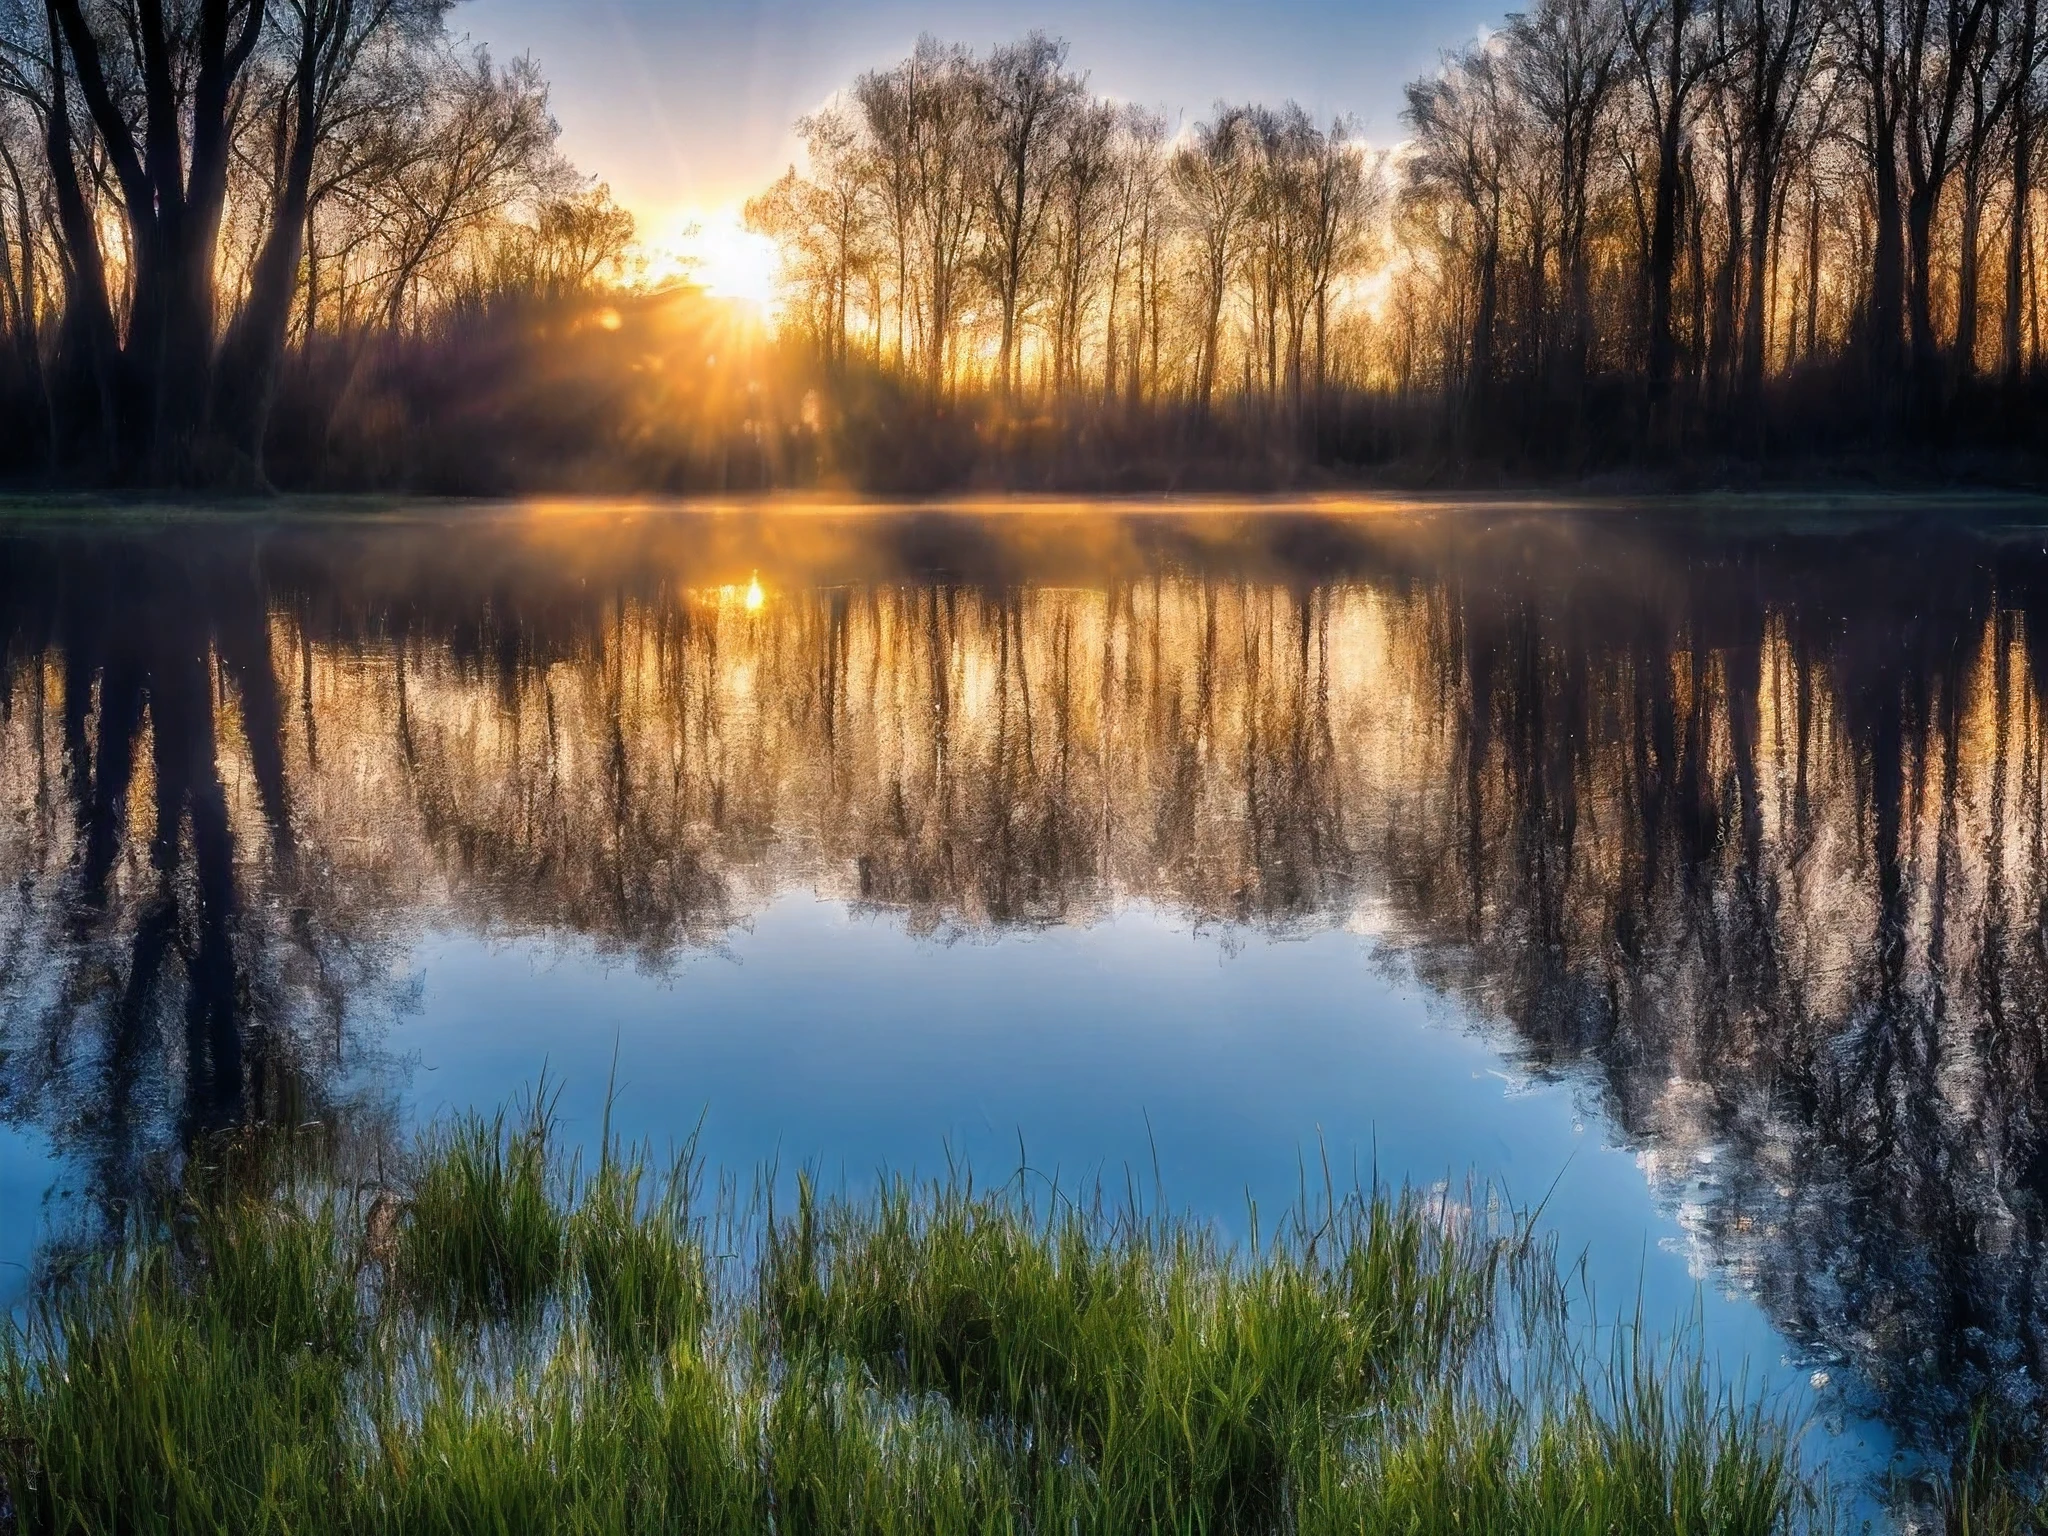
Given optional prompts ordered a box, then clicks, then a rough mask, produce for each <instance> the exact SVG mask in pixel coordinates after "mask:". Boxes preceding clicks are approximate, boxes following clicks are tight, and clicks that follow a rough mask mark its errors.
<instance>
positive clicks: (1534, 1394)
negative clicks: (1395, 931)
mask: <svg viewBox="0 0 2048 1536" xmlns="http://www.w3.org/2000/svg"><path fill="white" fill-rule="evenodd" d="M543 1104H544V1099H541V1098H537V1099H536V1101H535V1104H534V1105H533V1106H529V1108H528V1109H527V1111H526V1112H525V1113H524V1115H523V1116H522V1117H521V1118H520V1120H519V1121H518V1122H515V1123H514V1124H512V1125H511V1126H510V1128H509V1129H508V1125H507V1122H506V1121H505V1119H504V1117H502V1116H500V1117H498V1118H496V1119H494V1120H492V1121H489V1122H483V1121H476V1120H470V1121H465V1122H462V1123H460V1124H458V1125H456V1126H454V1127H452V1128H449V1129H447V1130H445V1131H443V1132H440V1133H437V1134H435V1135H432V1136H430V1137H429V1138H428V1139H427V1141H426V1142H425V1143H424V1144H423V1146H422V1148H421V1153H420V1161H419V1166H418V1169H417V1172H416V1174H415V1176H414V1178H413V1180H412V1181H411V1184H410V1190H409V1198H408V1200H407V1204H406V1207H405V1214H404V1215H403V1217H402V1226H401V1229H400V1231H399V1233H398V1234H397V1237H396V1241H395V1246H393V1245H391V1244H387V1243H385V1242H384V1241H382V1240H381V1238H380V1236H379V1233H378V1231H377V1219H376V1218H375V1217H374V1215H373V1214H372V1213H373V1212H374V1211H376V1210H377V1209H379V1208H380V1206H379V1202H378V1200H366V1199H365V1198H364V1193H363V1192H356V1191H353V1190H352V1189H337V1188H333V1187H328V1188H326V1189H324V1190H323V1189H322V1188H321V1186H320V1184H319V1182H318V1181H317V1180H313V1179H308V1178H304V1177H298V1178H295V1179H294V1180H293V1182H292V1183H291V1184H290V1186H289V1187H288V1188H285V1189H282V1190H278V1191H274V1192H273V1193H272V1195H271V1197H269V1198H265V1196H264V1195H263V1194H262V1193H261V1192H259V1191H257V1190H255V1189H253V1188H250V1187H246V1186H242V1187H233V1188H226V1189H219V1190H214V1191H212V1192H210V1193H204V1194H202V1196H200V1197H196V1198H200V1199H202V1200H203V1203H202V1204H199V1205H196V1206H195V1207H193V1208H190V1209H189V1210H188V1211H187V1213H186V1215H185V1216H184V1217H182V1218H180V1219H179V1220H178V1221H176V1222H173V1223H172V1224H171V1225H170V1226H168V1227H167V1228H165V1229H163V1230H160V1231H154V1232H143V1231H137V1232H135V1233H133V1234H132V1235H131V1237H130V1238H129V1240H128V1241H127V1242H125V1243H124V1244H122V1245H120V1246H119V1247H118V1248H117V1249H115V1250H114V1251H113V1252H112V1253H110V1254H108V1255H107V1256H106V1257H105V1258H104V1259H103V1260H102V1261H100V1262H99V1263H97V1264H95V1265H92V1266H90V1267H89V1268H88V1269H87V1270H85V1271H84V1272H82V1273H78V1274H75V1275H73V1276H71V1277H70V1278H69V1279H68V1280H66V1281H65V1282H63V1283H62V1284H59V1285H56V1286H55V1287H54V1288H53V1289H51V1290H49V1291H48V1292H47V1293H45V1294H44V1295H43V1297H42V1298H41V1300H40V1303H39V1305H38V1307H37V1309H36V1311H35V1314H34V1316H33V1318H32V1320H31V1321H30V1322H29V1324H28V1326H27V1327H26V1329H25V1330H24V1331H23V1332H22V1333H21V1334H19V1335H18V1336H14V1337H12V1338H11V1339H10V1341H9V1343H8V1345H7V1350H6V1354H5V1358H4V1366H0V1477H4V1479H5V1486H6V1487H7V1488H8V1490H9V1491H10V1493H11V1496H12V1498H13V1500H14V1505H15V1509H16V1512H17V1517H18V1519H19V1520H20V1522H21V1525H22V1528H23V1529H24V1530H26V1531H31V1532H43V1531H51V1532H55V1531H66V1532H69V1531H81V1532H82V1531H116V1530H118V1531H123V1532H151V1531H183V1530H200V1529H232V1530H250V1531H263V1530H291V1531H297V1532H312V1531H323V1530H334V1531H344V1530H345V1531H351V1532H366V1531H380V1530H392V1531H408V1532H419V1531H436V1530H450V1531H454V1530H474V1529H507V1530H509V1529H519V1530H531V1531H577V1532H581V1531H590V1532H596V1531H606V1532H621V1531H623V1532H631V1531H674V1530H678V1529H681V1530H705V1531H712V1530H716V1531H746V1530H763V1531H768V1530H782V1531H788V1530H800V1531H835V1530H836V1531H871V1532H890V1531H904V1532H908V1531H925V1532H929V1531H941V1532H945V1531H968V1530H973V1531H1024V1530H1048V1529H1073V1530H1085V1531H1102V1532H1110V1531H1128V1530H1134V1529H1157V1530H1176V1531H1196V1530H1219V1531H1220V1530H1234V1531H1244V1532H1254V1531H1274V1532H1279V1531H1287V1532H1320V1531H1331V1532H1334V1531H1338V1530H1357V1529H1361V1528H1365V1529H1407V1530H1416V1531H1427V1530H1444V1531H1451V1530H1459V1531H1517V1532H1551V1531H1557V1532H1583V1533H1585V1536H1598V1533H1604V1532H1608V1531H1612V1530H1631V1531H1671V1532H1679V1531H1694V1530H1714V1531H1721V1532H1728V1533H1731V1536H1734V1533H1743V1532H1756V1533H1764V1532H1776V1531H1790V1530H1796V1529H1801V1528H1803V1527H1804V1526H1806V1525H1807V1524H1809V1523H1810V1522H1811V1521H1812V1519H1813V1518H1814V1507H1813V1506H1811V1505H1810V1503H1809V1501H1808V1498H1807V1495H1806V1494H1805V1493H1804V1491H1803V1490H1802V1487H1801V1484H1800V1480H1799V1472H1798V1467H1797V1464H1796V1461H1795V1460H1794V1458H1793V1454H1792V1450H1791V1438H1790V1434H1789V1431H1788V1428H1787V1427H1786V1426H1785V1425H1783V1424H1782V1423H1780V1422H1778V1421H1776V1420H1775V1419H1773V1418H1771V1417H1769V1416H1768V1415H1766V1414H1764V1413H1762V1412H1761V1411H1759V1410H1757V1409H1755V1408H1752V1407H1747V1406H1744V1405H1743V1404H1742V1403H1741V1402H1740V1400H1739V1399H1738V1398H1736V1397H1735V1396H1733V1395H1731V1394H1729V1393H1727V1392H1724V1391H1721V1390H1718V1389H1715V1388H1712V1387H1710V1386H1709V1385H1708V1383H1707V1381H1706V1378H1705V1377H1704V1375H1703V1374H1702V1373H1701V1371H1700V1369H1699V1367H1698V1366H1697V1365H1696V1364H1694V1363H1693V1362H1692V1361H1691V1357H1690V1356H1689V1355H1688V1354H1687V1353H1685V1352H1684V1351H1683V1350H1679V1351H1675V1352H1673V1353H1672V1354H1671V1355H1670V1356H1669V1357H1668V1358H1667V1357H1664V1356H1661V1355H1658V1354H1655V1353H1654V1352H1653V1351H1652V1350H1651V1349H1650V1347H1649V1346H1648V1344H1647V1343H1646V1342H1645V1337H1644V1335H1643V1334H1642V1333H1641V1331H1640V1329H1639V1328H1637V1329H1629V1330H1624V1331H1623V1333H1622V1335H1621V1338H1622V1340H1623V1342H1621V1343H1620V1344H1619V1345H1617V1347H1616V1350H1615V1353H1614V1355H1613V1357H1612V1359H1600V1358H1594V1357H1590V1356H1588V1355H1587V1354H1586V1353H1585V1352H1584V1351H1583V1350H1581V1349H1579V1348H1578V1347H1576V1345H1575V1343H1574V1338H1575V1335H1574V1333H1573V1328H1574V1327H1575V1325H1573V1324H1569V1323H1568V1322H1567V1316H1566V1312H1567V1306H1566V1303H1567V1294H1566V1287H1565V1285H1564V1283H1563V1282H1562V1281H1561V1280H1560V1279H1559V1277H1558V1274H1557V1271H1556V1269H1555V1267H1554V1265H1553V1263H1552V1260H1551V1256H1550V1253H1549V1250H1548V1249H1547V1247H1545V1246H1544V1245H1543V1244H1541V1243H1539V1242H1537V1241H1536V1240H1535V1239H1534V1238H1533V1236H1532V1234H1531V1233H1530V1232H1529V1230H1528V1229H1527V1228H1526V1227H1525V1226H1524V1225H1523V1224H1521V1223H1520V1222H1516V1221H1504V1222H1501V1223H1499V1224H1496V1223H1494V1222H1493V1221H1490V1220H1489V1219H1488V1218H1487V1217H1486V1216H1485V1215H1484V1213H1483V1212H1481V1213H1479V1214H1469V1213H1466V1212H1464V1211H1463V1210H1462V1209H1454V1208H1453V1207H1451V1206H1450V1205H1449V1204H1447V1203H1446V1202H1445V1201H1444V1200H1443V1199H1441V1198H1435V1199H1423V1198H1420V1197H1414V1196H1396V1195H1391V1194H1387V1193H1384V1192H1362V1193H1359V1194H1357V1195H1354V1196H1351V1197H1348V1198H1345V1199H1342V1200H1335V1201H1326V1202H1324V1203H1323V1204H1322V1205H1320V1206H1319V1207H1318V1208H1316V1209H1314V1210H1310V1209H1306V1208H1304V1209H1303V1210H1301V1211H1298V1212H1295V1213H1292V1214H1291V1215H1290V1216H1289V1218H1288V1219H1287V1221H1286V1223H1285V1224H1284V1226H1283V1228H1282V1230H1281V1231H1280V1232H1279V1233H1277V1234H1275V1235H1274V1236H1273V1237H1271V1238H1270V1239H1268V1240H1266V1241H1264V1242H1260V1241H1257V1240H1254V1241H1253V1242H1252V1243H1250V1244H1248V1245H1246V1246H1244V1247H1241V1248H1239V1247H1229V1246H1226V1245H1224V1244H1222V1243H1221V1242H1220V1241H1219V1240H1218V1239H1217V1238H1216V1237H1215V1235H1214V1234H1213V1232H1211V1231H1210V1230H1209V1229H1207V1228H1205V1227H1203V1226H1200V1225H1198V1224H1196V1223H1193V1222H1191V1221H1189V1220H1186V1219H1182V1218H1172V1217H1167V1216H1163V1215H1159V1214H1152V1213H1146V1212H1141V1211H1138V1210H1134V1209H1133V1210H1123V1211H1111V1210H1108V1209H1106V1208H1105V1207H1104V1206H1103V1205H1102V1204H1101V1203H1100V1201H1099V1199H1098V1200H1097V1201H1096V1202H1095V1203H1093V1204H1091V1205H1090V1206H1088V1207H1085V1208H1083V1207H1077V1206H1076V1205H1074V1204H1073V1203H1072V1202H1071V1201H1070V1200H1068V1199H1066V1198H1065V1197H1064V1195H1062V1194H1060V1193H1059V1192H1057V1191H1056V1192H1053V1193H1052V1194H1051V1195H1049V1196H1047V1197H1045V1198H1043V1199H1038V1200H1032V1199H1027V1198H1026V1197H1025V1196H1024V1195H1023V1193H1022V1192H1021V1189H1022V1186H1021V1185H1012V1186H1009V1187H1007V1188H1005V1189H1002V1190H998V1191H981V1190H977V1189H975V1188H974V1187H973V1186H972V1184H971V1183H969V1182H967V1181H966V1180H965V1179H964V1177H963V1178H962V1179H961V1180H960V1181H958V1182H952V1183H944V1184H937V1185H932V1186H920V1187H912V1186H910V1185H907V1184H903V1183H900V1182H899V1183H892V1184H888V1185H886V1186H885V1187H884V1188H883V1189H882V1190H881V1191H880V1192H879V1193H877V1194H876V1195H874V1196H873V1197H871V1198H865V1199H858V1198H842V1199H837V1200H829V1201H828V1200H821V1199H820V1198H818V1196H817V1195H816V1193H815V1192H814V1191H813V1189H812V1188H811V1187H810V1185H809V1184H808V1183H805V1184H803V1185H802V1186H801V1188H800V1192H799V1196H798V1200H797V1204H796V1208H795V1209H794V1210H793V1211H789V1212H787V1213H784V1214H781V1215H776V1214H774V1213H773V1212H771V1213H769V1214H768V1216H767V1218H766V1220H765V1224H764V1225H762V1226H761V1227H759V1228H758V1229H756V1228H752V1227H747V1226H743V1225H742V1224H739V1223H736V1222H735V1220H734V1218H733V1213H731V1212H724V1213H722V1214H719V1215H717V1216H715V1217H712V1218H707V1217H706V1216H704V1215H701V1214H699V1213H696V1212H693V1211H692V1210H691V1209H690V1206H689V1190H690V1175H689V1168H688V1165H687V1163H684V1164H679V1165H677V1166H676V1167H675V1168H672V1169H671V1170H670V1171H669V1173H668V1174H667V1175H666V1176H665V1177H656V1176H655V1175H654V1173H653V1172H652V1169H651V1167H650V1165H649V1164H648V1163H647V1161H646V1160H645V1158H643V1157H630V1156H624V1155H621V1154H619V1153H618V1152H616V1151H615V1150H613V1149H607V1153H606V1156H605V1158H604V1159H603V1161H602V1163H601V1165H600V1167H599V1169H598V1170H597V1172H596V1173H595V1174H594V1175H593V1176H591V1177H589V1178H587V1179H580V1178H578V1177H577V1175H576V1174H575V1171H574V1169H573V1168H572V1167H570V1166H569V1165H567V1164H565V1162H564V1161H563V1160H562V1158H561V1157H560V1156H559V1155H558V1154H556V1153H555V1152H553V1151H552V1150H551V1146H550V1141H549V1135H550V1128H549V1124H548V1121H547V1117H546V1114H545V1112H544V1108H542V1107H541V1106H542V1105H543ZM543 1207H544V1208H545V1209H543ZM714 1230H715V1231H716V1232H717V1233H718V1234H720V1235H719V1237H718V1240H717V1242H716V1243H715V1242H714ZM742 1230H757V1231H758V1240H757V1242H758V1245H757V1246H756V1247H754V1248H753V1249H752V1252H753V1254H754V1257H753V1259H752V1260H750V1261H749V1262H748V1263H746V1264H744V1265H742V1266H740V1267H739V1268H737V1269H734V1270H732V1271H730V1272H729V1279H728V1281H727V1283H724V1284H720V1285H712V1284H711V1283H710V1279H709V1277H710V1275H711V1270H710V1268H709V1265H710V1257H709V1256H710V1254H712V1253H713V1252H715V1251H718V1244H719V1243H722V1242H723V1241H725V1240H727V1238H729V1237H732V1236H736V1235H737V1234H738V1233H739V1232H741V1231H742ZM562 1243H566V1247H563V1246H558V1245H559V1244H562ZM564 1253H567V1254H570V1255H573V1257H572V1258H571V1260H570V1262H567V1263H561V1262H556V1259H557V1258H558V1257H559V1256H561V1255H562V1254H564ZM451 1302H458V1303H459V1305H451Z"/></svg>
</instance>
